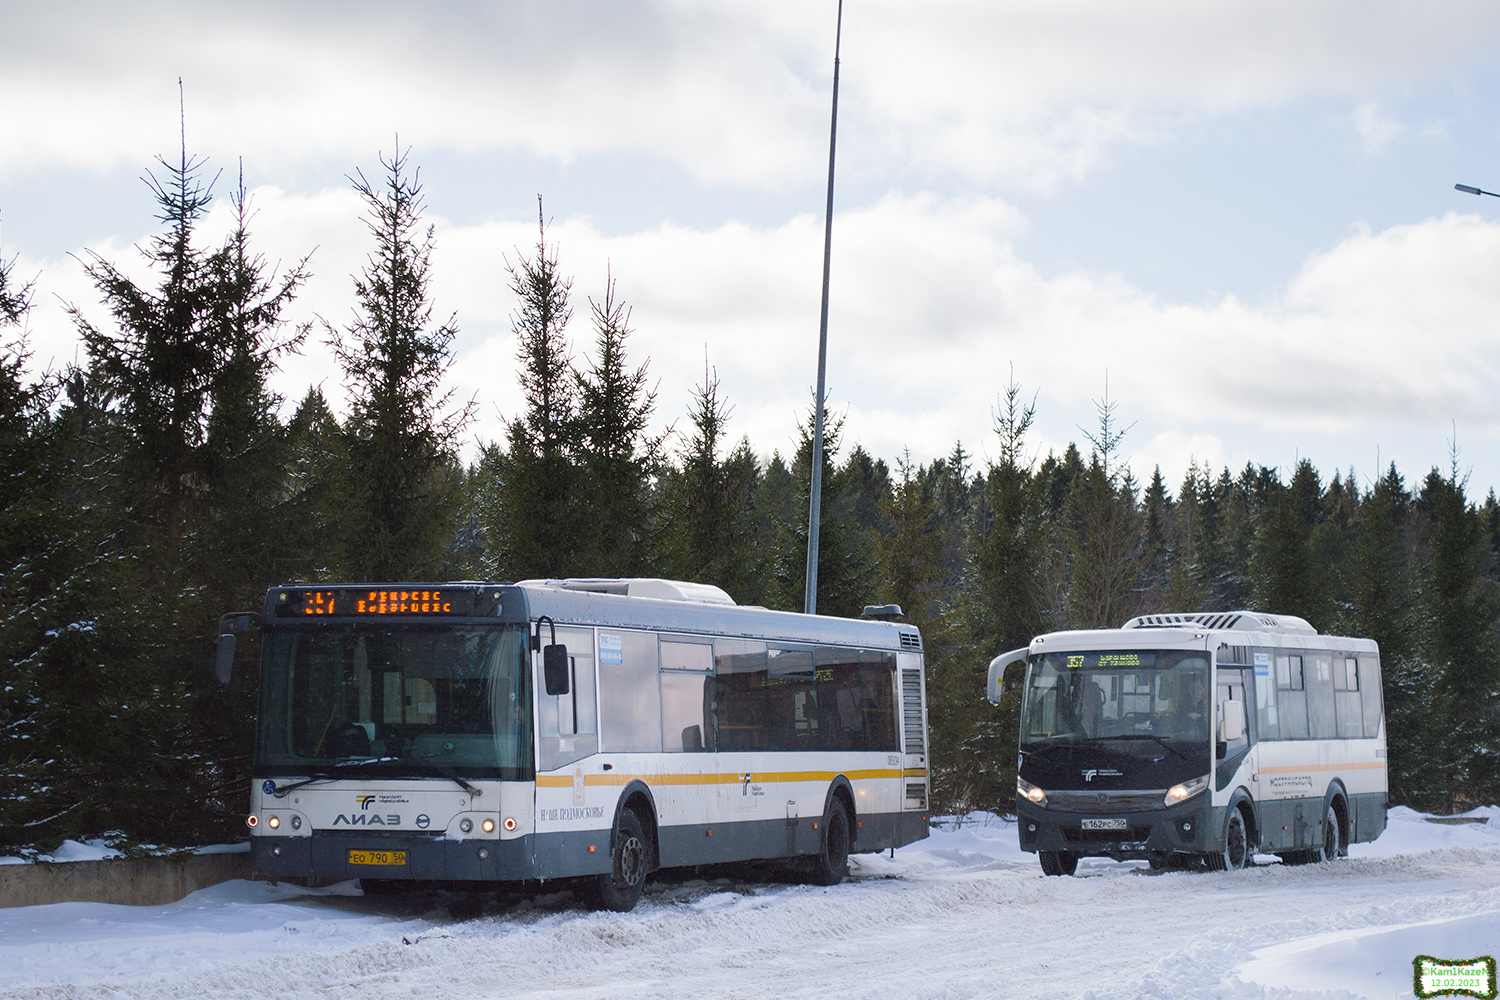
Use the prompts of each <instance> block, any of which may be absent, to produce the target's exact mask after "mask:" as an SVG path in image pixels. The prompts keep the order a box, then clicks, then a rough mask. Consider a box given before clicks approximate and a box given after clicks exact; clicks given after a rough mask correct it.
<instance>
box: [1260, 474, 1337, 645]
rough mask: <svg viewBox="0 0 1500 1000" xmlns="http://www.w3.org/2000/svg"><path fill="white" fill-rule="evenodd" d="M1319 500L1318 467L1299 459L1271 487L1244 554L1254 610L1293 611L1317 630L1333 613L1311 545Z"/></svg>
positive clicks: (1324, 626) (1320, 509) (1320, 510)
mask: <svg viewBox="0 0 1500 1000" xmlns="http://www.w3.org/2000/svg"><path fill="white" fill-rule="evenodd" d="M1324 501H1325V497H1324V493H1323V485H1322V482H1321V480H1320V478H1319V476H1318V471H1317V470H1316V469H1314V468H1313V465H1312V463H1311V462H1309V461H1308V460H1307V459H1305V458H1304V459H1302V460H1301V461H1300V462H1298V463H1297V468H1296V470H1295V471H1294V472H1293V473H1292V481H1291V482H1290V483H1289V484H1287V485H1286V486H1284V487H1283V486H1281V485H1279V483H1278V484H1277V485H1275V486H1272V487H1271V489H1270V496H1269V498H1268V499H1267V501H1266V503H1265V506H1264V514H1263V515H1262V517H1261V519H1260V525H1259V527H1258V529H1257V531H1256V534H1255V547H1254V549H1253V552H1252V555H1251V557H1250V574H1251V578H1252V580H1253V588H1254V589H1253V594H1254V601H1255V607H1256V609H1257V610H1259V611H1267V612H1270V613H1272V614H1283V615H1297V616H1298V617H1301V618H1306V619H1307V620H1308V621H1309V622H1311V623H1312V625H1313V627H1314V628H1318V629H1320V630H1326V629H1327V628H1328V626H1329V623H1330V620H1331V618H1332V612H1333V606H1332V601H1331V595H1330V587H1329V580H1328V577H1327V573H1326V568H1327V564H1326V563H1325V562H1324V560H1323V558H1322V557H1321V555H1320V553H1319V551H1318V546H1317V545H1316V544H1315V539H1316V534H1317V530H1318V528H1319V526H1320V525H1321V524H1322V523H1323V521H1324V517H1325V514H1324Z"/></svg>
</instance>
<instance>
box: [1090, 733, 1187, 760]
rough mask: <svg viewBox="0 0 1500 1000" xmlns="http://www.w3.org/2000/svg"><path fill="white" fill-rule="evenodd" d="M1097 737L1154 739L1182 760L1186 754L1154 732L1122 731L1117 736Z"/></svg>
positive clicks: (1107, 738)
mask: <svg viewBox="0 0 1500 1000" xmlns="http://www.w3.org/2000/svg"><path fill="white" fill-rule="evenodd" d="M1099 738H1100V739H1101V740H1155V741H1156V742H1157V743H1160V744H1161V745H1162V746H1164V747H1166V748H1167V749H1168V750H1170V751H1172V752H1173V753H1175V754H1176V755H1177V756H1179V757H1181V758H1183V759H1184V760H1186V759H1187V754H1185V753H1183V752H1182V751H1181V750H1179V749H1177V748H1176V747H1174V746H1173V745H1172V744H1170V743H1168V742H1167V741H1166V740H1164V739H1162V738H1161V737H1160V736H1157V735H1156V734H1155V733H1122V734H1121V735H1119V736H1101V737H1099Z"/></svg>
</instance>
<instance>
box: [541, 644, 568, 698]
mask: <svg viewBox="0 0 1500 1000" xmlns="http://www.w3.org/2000/svg"><path fill="white" fill-rule="evenodd" d="M568 673H569V670H568V647H567V646H564V645H563V644H562V643H553V644H552V645H550V646H543V647H542V681H543V683H544V685H545V686H546V688H547V693H548V694H567V693H568Z"/></svg>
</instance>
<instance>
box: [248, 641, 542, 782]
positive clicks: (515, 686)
mask: <svg viewBox="0 0 1500 1000" xmlns="http://www.w3.org/2000/svg"><path fill="white" fill-rule="evenodd" d="M261 673H262V676H261V710H260V720H259V731H260V739H259V741H258V747H257V749H258V755H257V766H258V767H260V768H267V769H277V770H280V771H282V772H283V773H293V772H298V773H300V772H305V771H307V770H309V768H310V767H311V768H313V769H325V768H328V767H352V766H354V765H358V766H359V769H360V770H361V771H362V772H363V771H364V770H365V768H369V770H370V771H372V772H375V773H381V774H389V775H396V774H406V773H450V774H457V775H461V776H464V777H501V778H520V777H522V776H523V772H529V770H530V767H531V726H530V718H531V712H530V700H531V699H530V692H529V686H528V683H527V677H528V676H529V671H528V670H527V657H526V632H525V630H523V629H521V628H518V627H496V626H471V625H459V626H454V625H448V626H430V625H417V626H398V627H390V626H379V627H371V626H366V625H363V624H361V625H351V626H347V627H343V628H340V627H337V626H334V627H326V626H323V627H318V628H312V629H278V630H275V631H272V632H269V633H268V634H267V635H266V637H265V642H264V647H263V651H262V656H261ZM288 769H290V770H288ZM268 773H269V772H268ZM527 776H529V775H527Z"/></svg>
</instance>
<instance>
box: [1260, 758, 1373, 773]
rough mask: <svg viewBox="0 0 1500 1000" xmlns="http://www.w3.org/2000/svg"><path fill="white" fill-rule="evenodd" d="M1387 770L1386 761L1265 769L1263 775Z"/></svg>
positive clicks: (1261, 771) (1262, 771)
mask: <svg viewBox="0 0 1500 1000" xmlns="http://www.w3.org/2000/svg"><path fill="white" fill-rule="evenodd" d="M1373 770H1385V762H1384V761H1379V760H1377V761H1375V762H1374V763H1373V764H1369V763H1366V764H1305V765H1303V766H1302V767H1263V768H1261V769H1260V771H1259V773H1261V774H1306V773H1307V772H1309V771H1373Z"/></svg>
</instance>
